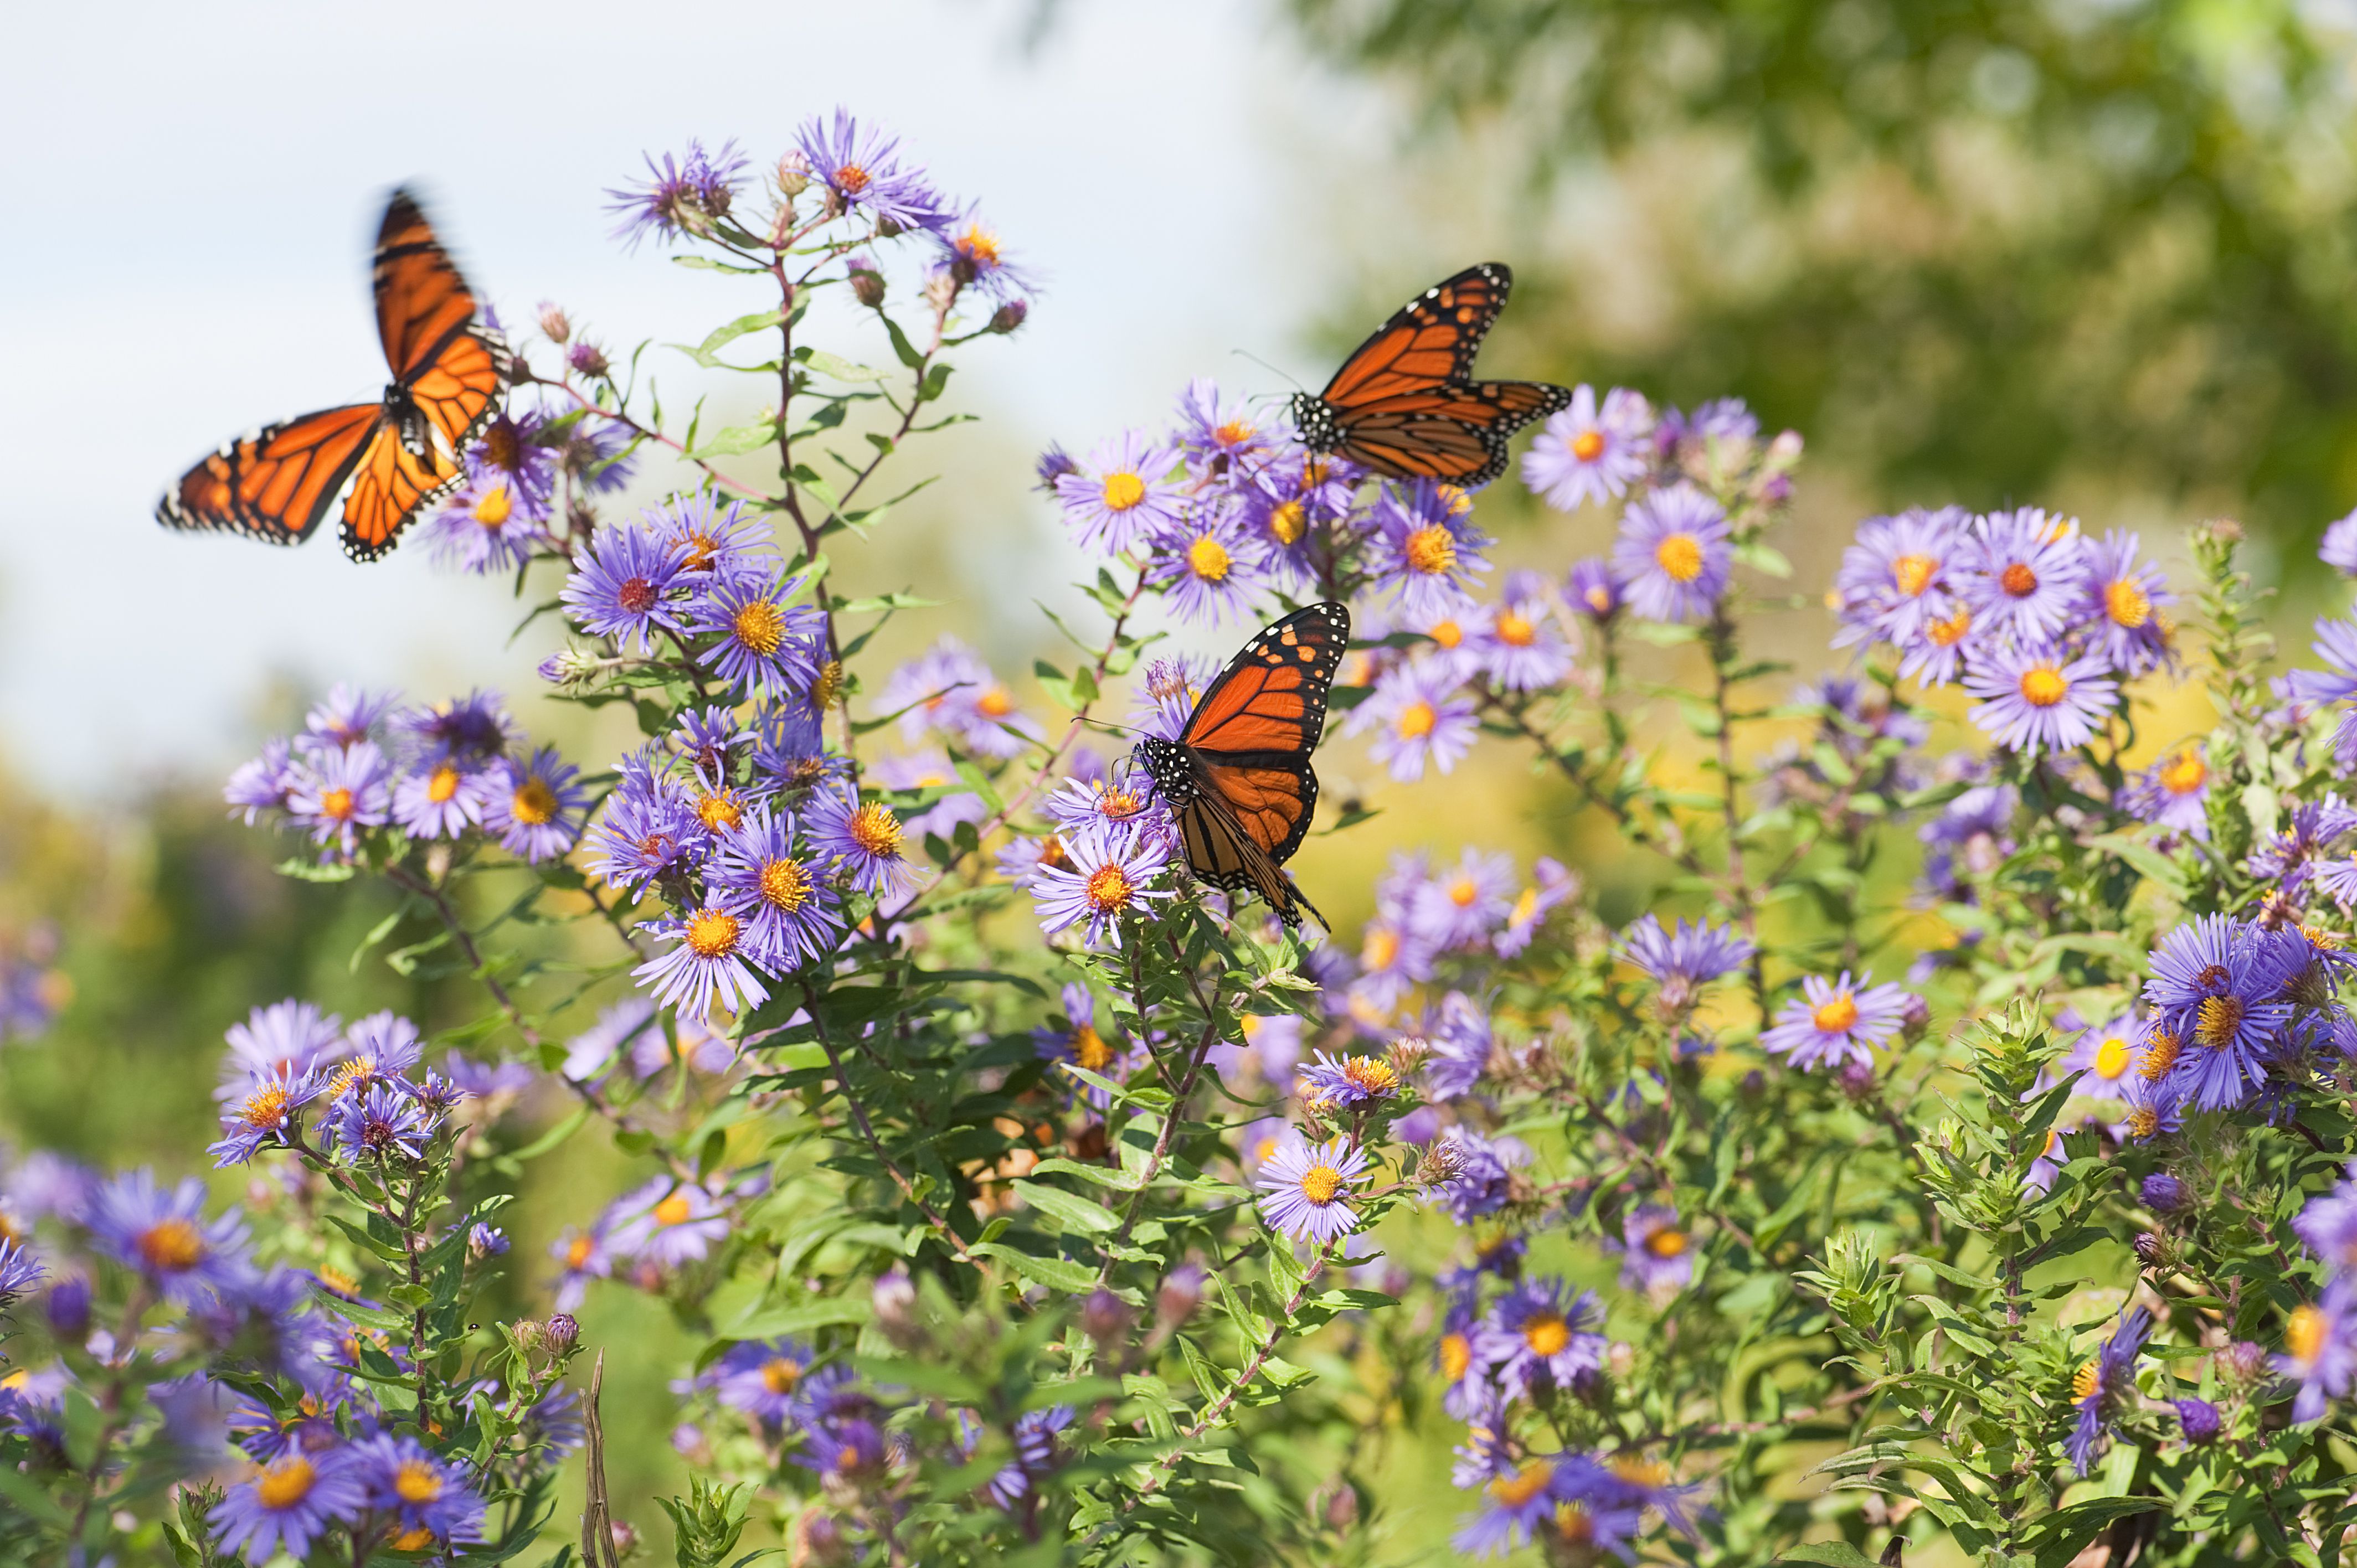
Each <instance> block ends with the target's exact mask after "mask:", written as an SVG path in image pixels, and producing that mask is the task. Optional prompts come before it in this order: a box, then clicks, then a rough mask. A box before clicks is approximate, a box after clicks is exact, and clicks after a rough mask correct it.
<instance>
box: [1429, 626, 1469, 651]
mask: <svg viewBox="0 0 2357 1568" xmlns="http://www.w3.org/2000/svg"><path fill="white" fill-rule="evenodd" d="M1424 635H1425V636H1426V637H1428V638H1430V639H1432V640H1433V643H1434V645H1435V646H1437V647H1440V648H1455V647H1456V646H1457V645H1458V643H1460V642H1463V641H1464V640H1465V628H1463V627H1461V626H1458V624H1457V623H1456V622H1455V621H1453V620H1437V621H1434V622H1433V623H1432V625H1431V626H1430V627H1429V628H1426V631H1425V634H1424Z"/></svg>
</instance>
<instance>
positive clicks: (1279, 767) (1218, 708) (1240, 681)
mask: <svg viewBox="0 0 2357 1568" xmlns="http://www.w3.org/2000/svg"><path fill="white" fill-rule="evenodd" d="M1350 642H1351V610H1350V607H1348V606H1347V605H1340V604H1336V603H1334V602H1332V601H1330V600H1329V601H1328V602H1326V603H1323V604H1315V605H1311V606H1309V607H1308V608H1307V609H1298V610H1296V611H1294V612H1293V613H1292V614H1291V615H1289V616H1286V618H1284V619H1283V620H1280V621H1278V622H1276V623H1275V625H1273V626H1270V627H1267V628H1265V629H1263V630H1262V632H1261V633H1260V635H1258V636H1257V637H1254V639H1252V640H1251V641H1250V642H1247V643H1245V644H1244V645H1243V648H1242V649H1241V650H1238V652H1237V654H1236V656H1235V657H1234V658H1233V659H1231V660H1228V666H1227V668H1226V669H1224V670H1222V671H1220V674H1219V677H1218V678H1217V679H1216V680H1214V681H1213V682H1211V686H1210V688H1209V689H1207V690H1206V691H1205V692H1204V693H1203V695H1202V697H1201V698H1200V700H1199V701H1198V702H1197V703H1195V711H1194V713H1192V714H1189V716H1188V719H1187V727H1186V729H1185V730H1184V731H1183V732H1181V733H1180V735H1179V738H1178V739H1177V740H1175V741H1174V740H1159V739H1146V740H1141V741H1139V742H1138V743H1137V757H1138V760H1139V761H1140V762H1141V763H1142V764H1143V765H1144V766H1145V768H1146V772H1147V773H1148V774H1149V775H1151V776H1152V778H1153V779H1154V783H1155V788H1156V789H1158V790H1159V791H1160V792H1161V795H1162V798H1163V799H1164V800H1167V801H1168V802H1169V804H1170V808H1171V811H1173V812H1174V813H1175V814H1176V815H1177V817H1178V819H1179V836H1180V838H1181V839H1182V840H1183V841H1184V842H1185V844H1186V848H1187V864H1188V865H1190V866H1192V867H1194V871H1195V875H1198V876H1200V877H1201V878H1202V879H1203V880H1204V881H1206V882H1209V883H1211V885H1212V886H1215V887H1222V888H1225V889H1227V890H1228V891H1229V892H1231V893H1235V892H1242V891H1243V890H1245V889H1250V890H1251V891H1253V892H1255V893H1257V894H1259V895H1260V896H1261V897H1263V898H1265V899H1267V900H1268V903H1269V907H1270V908H1273V909H1275V911H1276V916H1277V918H1278V919H1280V920H1283V921H1284V922H1285V923H1286V925H1288V926H1297V925H1299V924H1300V923H1301V911H1302V910H1303V909H1308V911H1309V912H1310V913H1311V914H1313V915H1316V916H1317V917H1318V924H1319V925H1322V926H1326V927H1328V928H1329V929H1331V925H1332V922H1330V921H1329V920H1328V919H1327V918H1326V917H1325V915H1324V914H1322V913H1320V912H1319V910H1318V907H1317V906H1316V905H1314V904H1312V903H1310V902H1309V900H1308V899H1307V898H1305V897H1302V896H1301V891H1300V889H1299V888H1297V887H1296V886H1294V885H1293V883H1292V881H1291V880H1290V879H1289V878H1288V877H1286V875H1285V873H1284V871H1283V870H1281V869H1280V867H1282V866H1283V865H1285V863H1286V861H1287V860H1289V859H1291V858H1292V856H1293V852H1294V851H1295V850H1297V849H1299V848H1300V847H1301V840H1302V838H1303V836H1304V835H1305V834H1307V833H1308V832H1309V819H1310V816H1311V814H1312V813H1313V812H1314V811H1316V810H1317V809H1318V775H1317V774H1315V773H1313V772H1311V771H1310V768H1309V754H1310V753H1311V752H1312V751H1314V750H1316V749H1317V747H1318V737H1319V736H1322V735H1323V734H1324V733H1325V730H1326V693H1327V691H1328V689H1329V687H1331V686H1332V685H1333V683H1334V671H1336V670H1337V669H1338V668H1340V665H1341V662H1342V653H1343V650H1345V649H1347V648H1348V647H1349V646H1350Z"/></svg>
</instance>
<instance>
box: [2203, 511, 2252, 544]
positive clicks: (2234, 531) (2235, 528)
mask: <svg viewBox="0 0 2357 1568" xmlns="http://www.w3.org/2000/svg"><path fill="white" fill-rule="evenodd" d="M2203 532H2206V533H2208V534H2209V535H2210V537H2211V538H2212V539H2214V540H2216V541H2217V542H2219V543H2221V544H2240V543H2241V542H2243V525H2242V524H2241V523H2239V522H2236V521H2234V520H2233V518H2231V517H2219V518H2212V519H2211V520H2210V521H2209V522H2208V523H2206V524H2204V525H2203Z"/></svg>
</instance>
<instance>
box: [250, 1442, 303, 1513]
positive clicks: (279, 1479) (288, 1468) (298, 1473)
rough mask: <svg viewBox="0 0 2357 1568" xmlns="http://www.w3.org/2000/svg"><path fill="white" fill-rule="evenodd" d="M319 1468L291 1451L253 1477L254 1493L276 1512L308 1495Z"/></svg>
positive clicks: (261, 1501)
mask: <svg viewBox="0 0 2357 1568" xmlns="http://www.w3.org/2000/svg"><path fill="white" fill-rule="evenodd" d="M317 1479H318V1472H317V1471H316V1470H314V1469H312V1468H311V1461H309V1460H308V1459H306V1458H304V1457H303V1456H302V1455H300V1454H290V1455H287V1456H286V1457H285V1458H284V1459H281V1460H279V1461H278V1462H277V1463H276V1464H274V1465H273V1466H270V1467H269V1468H268V1469H266V1470H264V1471H263V1472H262V1474H261V1475H259V1476H256V1477H254V1478H253V1497H254V1500H255V1501H256V1502H259V1503H260V1504H261V1505H262V1506H263V1507H264V1508H266V1509H270V1510H271V1511H272V1512H274V1513H275V1512H278V1511H280V1510H282V1509H291V1508H293V1507H294V1506H295V1505H296V1503H299V1502H301V1501H302V1500H303V1499H304V1498H307V1497H309V1496H310V1495H311V1487H312V1484H313V1483H314V1482H315V1481H317Z"/></svg>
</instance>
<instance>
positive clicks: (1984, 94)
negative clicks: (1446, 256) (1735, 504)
mask: <svg viewBox="0 0 2357 1568" xmlns="http://www.w3.org/2000/svg"><path fill="white" fill-rule="evenodd" d="M1287 3H1288V4H1289V5H1290V7H1291V10H1292V12H1293V14H1294V16H1295V19H1296V20H1297V23H1298V25H1299V27H1300V28H1301V30H1302V31H1303V32H1304V34H1305V35H1306V36H1307V37H1308V39H1309V40H1310V42H1311V44H1312V47H1313V48H1316V49H1318V51H1319V52H1320V53H1322V54H1324V55H1326V56H1327V57H1329V58H1330V59H1334V60H1336V61H1338V62H1340V63H1342V64H1344V65H1345V66H1349V67H1353V68H1360V69H1363V70H1367V71H1369V72H1371V73H1372V74H1374V75H1375V76H1376V77H1377V78H1378V79H1379V80H1381V81H1387V82H1389V83H1393V84H1395V85H1396V86H1398V87H1399V88H1401V89H1403V90H1404V91H1405V93H1406V94H1407V95H1408V97H1409V98H1410V100H1411V101H1412V102H1413V103H1414V105H1415V109H1416V111H1417V112H1418V117H1419V124H1421V125H1422V126H1423V128H1424V129H1425V130H1426V133H1427V134H1430V135H1432V136H1434V137H1436V138H1437V139H1438V140H1440V142H1441V143H1442V144H1443V145H1444V147H1445V148H1446V149H1447V150H1446V152H1445V153H1444V156H1447V157H1449V158H1452V159H1455V160H1461V161H1464V162H1467V163H1473V164H1486V165H1489V166H1491V167H1493V168H1497V169H1501V170H1505V171H1511V172H1510V173H1508V174H1507V175H1506V177H1507V178H1510V179H1511V178H1520V179H1523V180H1526V181H1527V182H1528V190H1527V194H1526V195H1525V197H1524V199H1523V203H1522V206H1523V212H1524V216H1525V218H1526V219H1528V220H1534V221H1536V222H1538V223H1539V224H1541V225H1542V226H1543V227H1544V228H1546V229H1547V231H1549V232H1550V233H1555V234H1560V235H1561V236H1562V237H1561V238H1560V239H1559V240H1558V241H1555V242H1548V243H1545V244H1543V245H1541V246H1539V247H1538V248H1537V249H1536V250H1535V251H1534V252H1518V253H1517V255H1516V257H1515V260H1516V261H1517V263H1527V264H1525V265H1524V267H1523V271H1524V274H1525V275H1524V285H1525V294H1526V297H1525V300H1524V303H1523V305H1522V306H1521V307H1520V308H1518V309H1517V310H1516V311H1514V312H1513V313H1512V314H1511V315H1509V316H1508V317H1507V318H1506V321H1505V324H1504V328H1503V329H1502V334H1503V336H1507V337H1513V336H1519V337H1520V338H1521V339H1522V341H1523V349H1520V350H1516V351H1515V357H1516V359H1517V361H1518V362H1519V363H1521V364H1523V365H1525V366H1529V365H1533V364H1535V365H1537V366H1539V367H1541V368H1544V369H1548V370H1552V371H1555V372H1556V373H1557V375H1558V379H1564V380H1570V379H1574V378H1577V379H1580V380H1587V381H1596V382H1598V383H1603V382H1609V381H1622V380H1625V381H1630V382H1631V383H1632V384H1637V385H1641V386H1644V387H1646V388H1647V389H1648V390H1651V391H1654V392H1658V393H1659V394H1661V395H1663V396H1666V397H1669V398H1671V399H1674V400H1682V401H1683V400H1691V399H1694V398H1696V397H1701V396H1706V395H1713V394H1716V393H1717V392H1727V391H1732V392H1738V393H1739V394H1741V395H1743V396H1744V397H1746V398H1747V399H1749V401H1751V402H1752V403H1753V404H1754V405H1755V406H1756V407H1758V408H1759V409H1760V413H1761V414H1762V416H1763V418H1765V419H1766V420H1767V421H1768V423H1769V424H1770V427H1771V428H1773V427H1776V426H1780V425H1791V426H1793V427H1796V428H1798V429H1801V430H1803V431H1804V432H1806V433H1807V434H1808V435H1810V436H1811V438H1812V440H1813V441H1816V440H1820V439H1821V438H1822V439H1827V440H1832V441H1836V442H1837V443H1838V445H1835V446H1830V447H1821V449H1820V455H1821V456H1830V457H1831V458H1833V459H1834V460H1835V461H1836V462H1838V463H1841V464H1843V465H1844V466H1846V467H1851V468H1853V469H1855V470H1857V471H1858V472H1859V473H1860V474H1861V475H1862V477H1864V478H1867V480H1868V482H1869V483H1870V485H1871V486H1872V487H1873V489H1874V491H1875V492H1876V499H1878V501H1889V502H1899V501H1914V500H1939V501H1945V500H1950V499H1953V500H1958V501H1962V502H1964V504H1967V505H1972V506H1993V505H1996V504H1998V503H2000V502H2003V501H2006V500H2007V499H2033V498H2036V497H2040V496H2050V495H2051V494H2052V493H2053V491H2054V489H2055V488H2056V487H2057V486H2058V485H2066V484H2072V485H2076V486H2077V487H2078V488H2079V489H2080V490H2081V491H2082V492H2084V491H2086V490H2088V489H2100V490H2101V491H2102V492H2104V493H2107V494H2113V495H2128V496H2136V497H2140V498H2144V499H2147V501H2148V502H2149V503H2150V504H2151V505H2153V506H2154V507H2156V508H2158V507H2166V508H2168V509H2169V510H2171V511H2185V510H2201V509H2215V510H2224V509H2233V510H2238V511H2240V512H2242V513H2243V514H2244V516H2245V517H2246V518H2247V519H2249V520H2251V521H2255V522H2257V523H2258V524H2260V525H2261V526H2262V527H2264V528H2265V529H2266V530H2267V531H2269V532H2272V533H2274V534H2275V535H2276V539H2277V540H2278V541H2279V542H2281V543H2282V544H2283V545H2284V546H2286V547H2288V546H2289V545H2290V544H2291V543H2292V542H2293V541H2294V540H2295V539H2298V538H2305V537H2306V536H2308V535H2310V534H2312V533H2314V532H2317V531H2318V530H2319V529H2320V528H2321V526H2322V524H2323V523H2324V522H2325V521H2329V520H2330V518H2331V517H2332V516H2334V515H2337V514H2338V513H2339V512H2341V511H2342V510H2347V508H2348V507H2349V506H2350V504H2351V503H2352V500H2357V439H2352V436H2357V310H2352V292H2357V291H2352V282H2357V265H2353V263H2352V255H2357V250H2353V249H2352V248H2353V247H2357V226H2352V220H2357V118H2352V107H2357V105H2352V98H2353V97H2357V90H2352V75H2351V71H2352V44H2357V38H2352V28H2357V9H2352V8H2350V7H2346V6H2341V7H2331V6H2328V5H2322V4H2313V3H2310V4H2303V3H2300V0H2148V3H2138V0H1746V3H1740V4H1709V3H1705V0H1287ZM1478 184H1479V181H1478V180H1473V179H1468V180H1466V181H1463V182H1462V183H1459V184H1458V185H1456V186H1455V187H1453V189H1455V190H1456V191H1458V192H1459V193H1460V197H1459V199H1460V200H1461V193H1462V192H1464V191H1466V190H1468V189H1469V188H1476V187H1477V186H1478Z"/></svg>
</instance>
